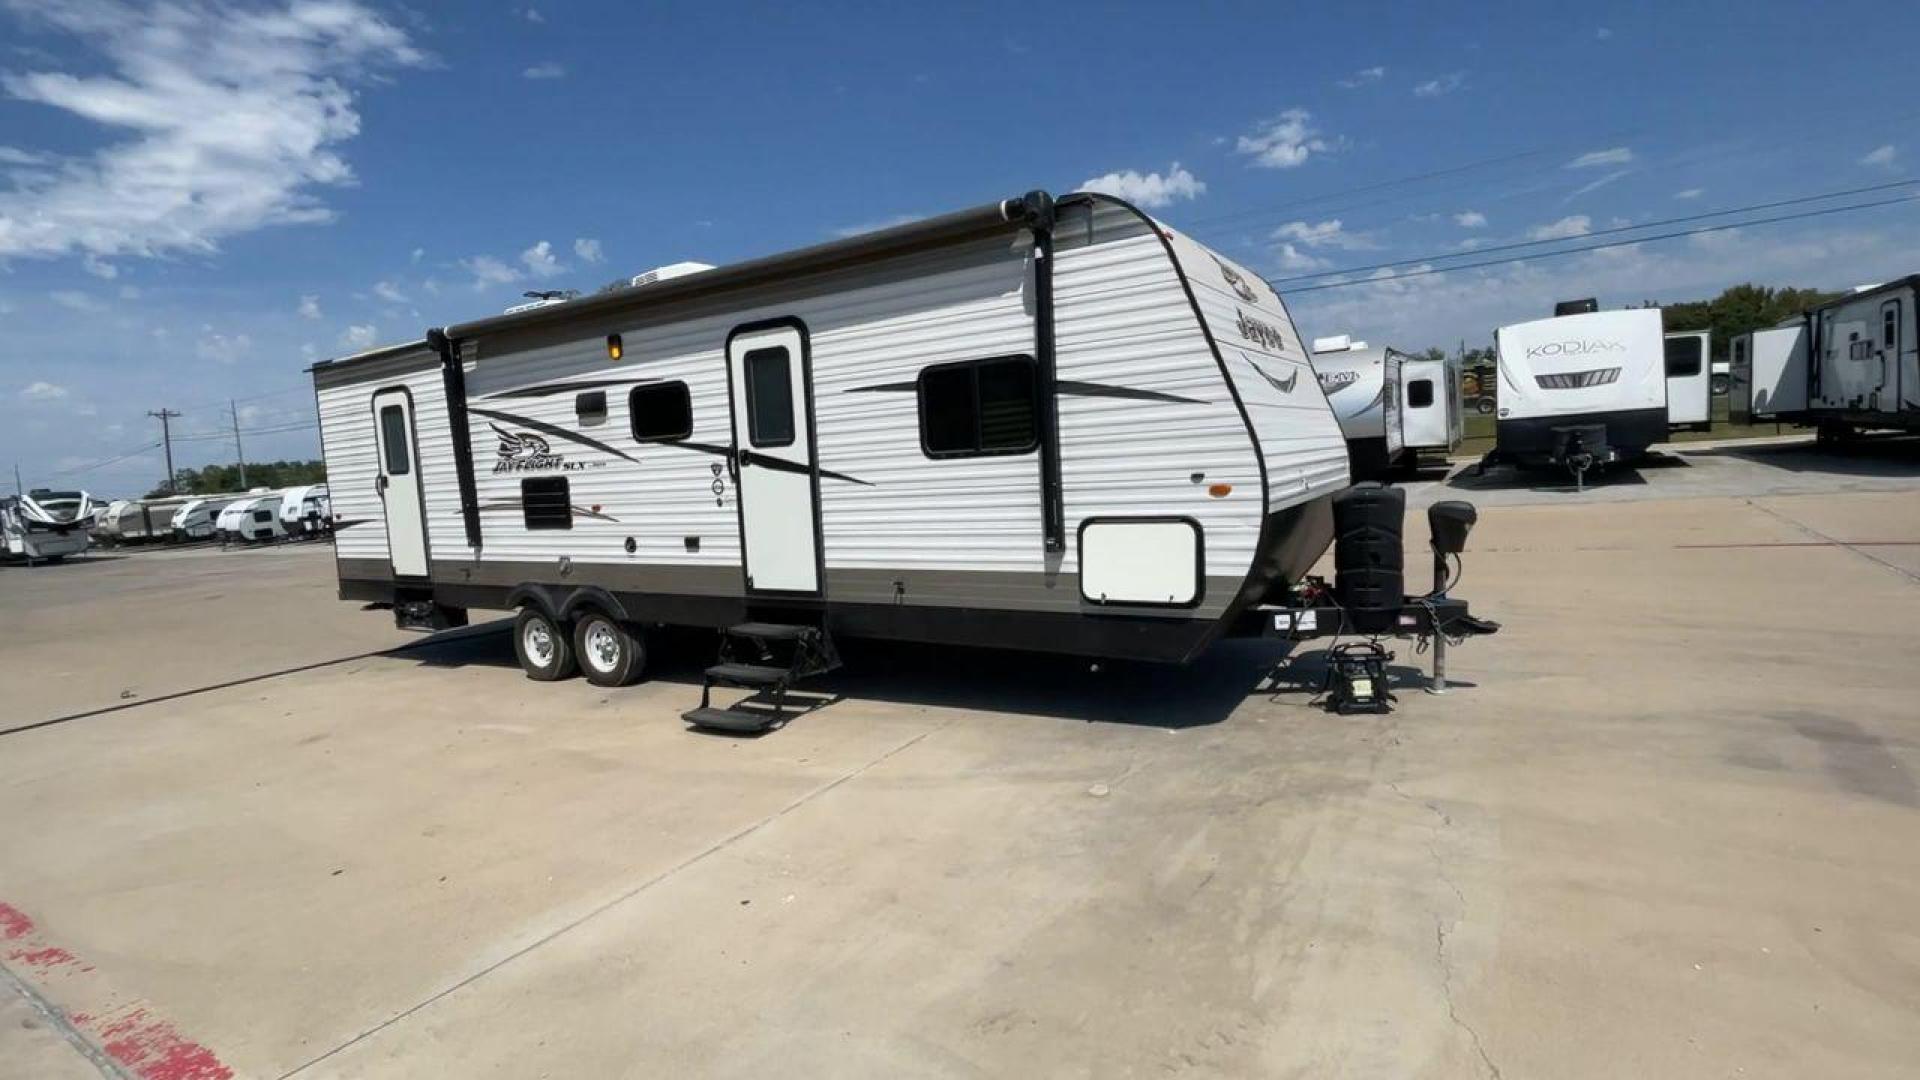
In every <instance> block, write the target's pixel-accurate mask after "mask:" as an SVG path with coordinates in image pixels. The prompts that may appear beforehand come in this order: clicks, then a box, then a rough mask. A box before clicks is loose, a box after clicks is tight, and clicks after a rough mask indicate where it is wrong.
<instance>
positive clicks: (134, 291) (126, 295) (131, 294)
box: [120, 285, 140, 300]
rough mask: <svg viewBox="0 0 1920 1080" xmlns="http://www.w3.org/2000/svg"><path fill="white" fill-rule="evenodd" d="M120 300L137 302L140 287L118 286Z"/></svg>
mask: <svg viewBox="0 0 1920 1080" xmlns="http://www.w3.org/2000/svg"><path fill="white" fill-rule="evenodd" d="M120 299H122V300H138V299H140V287H139V286H138V285H122V286H120Z"/></svg>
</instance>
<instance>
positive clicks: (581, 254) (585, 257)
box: [573, 236, 607, 263]
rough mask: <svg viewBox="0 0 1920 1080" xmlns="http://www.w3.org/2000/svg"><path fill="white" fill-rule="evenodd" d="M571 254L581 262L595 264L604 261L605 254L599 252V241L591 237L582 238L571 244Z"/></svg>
mask: <svg viewBox="0 0 1920 1080" xmlns="http://www.w3.org/2000/svg"><path fill="white" fill-rule="evenodd" d="M573 254H574V257H576V258H578V259H579V260H580V261H581V262H585V263H597V262H604V261H605V260H606V257H607V255H606V252H604V251H601V250H600V241H598V240H595V239H594V238H593V237H591V236H582V237H580V238H579V239H577V240H575V241H574V242H573Z"/></svg>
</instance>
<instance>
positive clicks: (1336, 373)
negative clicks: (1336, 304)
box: [1313, 334, 1407, 480]
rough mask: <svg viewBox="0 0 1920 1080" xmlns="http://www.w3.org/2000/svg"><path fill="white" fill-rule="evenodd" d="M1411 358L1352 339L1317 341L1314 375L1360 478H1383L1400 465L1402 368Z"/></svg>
mask: <svg viewBox="0 0 1920 1080" xmlns="http://www.w3.org/2000/svg"><path fill="white" fill-rule="evenodd" d="M1406 359H1407V357H1406V354H1405V353H1402V352H1400V351H1398V350H1396V349H1389V348H1386V347H1384V346H1375V347H1369V346H1368V345H1367V343H1366V342H1364V341H1355V340H1353V339H1352V337H1350V336H1349V335H1346V334H1341V335H1338V336H1336V337H1324V338H1315V339H1314V342H1313V371H1314V376H1315V377H1316V378H1317V379H1319V380H1320V389H1321V391H1322V392H1324V393H1325V394H1326V395H1327V404H1328V405H1330V406H1332V408H1333V415H1334V416H1335V417H1336V418H1338V419H1339V421H1340V434H1341V435H1342V436H1344V437H1345V438H1346V440H1347V458H1348V461H1349V462H1350V466H1351V468H1352V471H1353V475H1354V477H1355V478H1356V479H1363V480H1370V479H1378V478H1380V477H1382V476H1385V475H1386V474H1387V473H1388V472H1389V471H1391V470H1392V469H1393V467H1394V466H1396V465H1398V464H1399V463H1400V456H1401V453H1402V451H1403V450H1404V448H1405V444H1404V441H1403V437H1402V433H1401V428H1400V366H1401V364H1402V363H1403V362H1404V361H1405V360H1406Z"/></svg>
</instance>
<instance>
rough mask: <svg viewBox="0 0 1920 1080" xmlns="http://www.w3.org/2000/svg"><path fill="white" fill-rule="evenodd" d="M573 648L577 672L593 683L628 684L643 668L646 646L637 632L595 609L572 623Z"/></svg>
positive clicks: (597, 684) (636, 679)
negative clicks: (578, 660)
mask: <svg viewBox="0 0 1920 1080" xmlns="http://www.w3.org/2000/svg"><path fill="white" fill-rule="evenodd" d="M573 651H574V653H575V655H577V656H579V658H580V673H581V674H583V675H585V676H586V677H587V681H588V682H590V683H592V684H593V685H595V686H632V685H633V684H634V683H637V682H639V681H640V676H641V674H642V673H643V672H645V671H646V668H647V646H646V643H645V642H644V641H642V639H641V637H640V635H639V634H636V633H634V632H633V631H632V630H629V629H627V628H626V627H625V626H622V625H621V624H620V622H619V621H618V620H616V619H612V618H609V617H607V616H605V615H602V614H600V613H599V612H597V611H589V612H587V613H586V614H584V615H582V616H580V621H579V622H577V623H575V624H574V627H573Z"/></svg>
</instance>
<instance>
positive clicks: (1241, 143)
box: [1234, 109, 1333, 169]
mask: <svg viewBox="0 0 1920 1080" xmlns="http://www.w3.org/2000/svg"><path fill="white" fill-rule="evenodd" d="M1234 150H1235V151H1236V152H1238V153H1242V154H1248V155H1251V156H1252V158H1253V163H1254V164H1255V165H1259V166H1262V167H1264V168H1268V169H1292V168H1296V167H1298V166H1301V165H1305V164H1306V163H1307V159H1308V158H1310V157H1312V156H1313V155H1314V154H1326V153H1331V152H1332V151H1333V147H1332V144H1330V143H1328V142H1327V140H1326V139H1325V138H1323V137H1322V136H1321V133H1320V132H1319V131H1318V130H1316V129H1315V128H1314V127H1313V114H1312V113H1310V112H1308V111H1307V110H1305V109H1288V110H1287V111H1286V112H1283V113H1281V114H1280V115H1279V117H1278V118H1276V119H1273V120H1267V121H1264V122H1262V123H1260V124H1259V125H1257V126H1256V127H1255V128H1254V129H1253V132H1252V133H1251V134H1248V135H1242V136H1240V138H1239V139H1238V140H1236V141H1235V142H1234Z"/></svg>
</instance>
